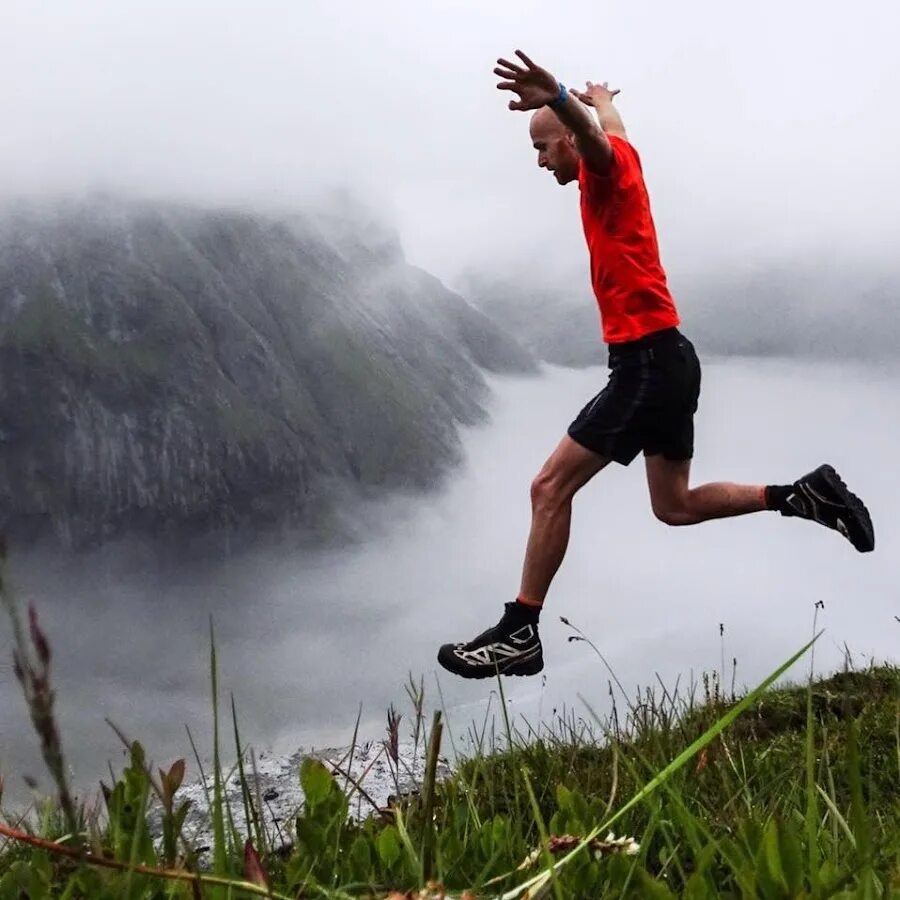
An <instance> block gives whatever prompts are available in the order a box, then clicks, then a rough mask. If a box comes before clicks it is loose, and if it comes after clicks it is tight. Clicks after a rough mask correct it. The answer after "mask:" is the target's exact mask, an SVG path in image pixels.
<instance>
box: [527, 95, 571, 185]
mask: <svg viewBox="0 0 900 900" xmlns="http://www.w3.org/2000/svg"><path fill="white" fill-rule="evenodd" d="M528 130H529V132H530V134H531V142H532V144H534V149H535V150H537V152H538V165H539V166H540V167H541V168H542V169H547V170H548V171H550V172H552V173H553V175H554V176H555V178H556V180H557V181H558V182H559V183H560V184H568V183H569V182H570V181H574V180H575V179H576V178H577V177H578V163H579V158H578V153H577V152H576V150H575V136H574V135H573V134H572V132H571V131H569V129H568V128H566V126H565V125H563V123H562V122H560V121H559V119H558V118H557V115H556V113H554V112H553V110H552V109H549V108H548V107H546V106H544V107H541V109H539V110H537V112H535V114H534V115H533V116H532V117H531V124H530V126H529V129H528Z"/></svg>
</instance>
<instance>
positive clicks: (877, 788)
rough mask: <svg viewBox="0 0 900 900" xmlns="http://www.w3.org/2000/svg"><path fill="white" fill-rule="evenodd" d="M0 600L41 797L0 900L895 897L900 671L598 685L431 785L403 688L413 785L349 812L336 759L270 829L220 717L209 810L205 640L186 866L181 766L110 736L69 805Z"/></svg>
mask: <svg viewBox="0 0 900 900" xmlns="http://www.w3.org/2000/svg"><path fill="white" fill-rule="evenodd" d="M0 587H2V585H0ZM3 598H4V601H5V603H6V606H7V608H8V610H9V611H10V613H11V614H12V615H13V617H14V618H13V621H14V623H15V626H14V629H13V634H14V641H15V656H16V671H17V674H18V675H19V676H20V681H21V682H22V685H23V689H24V690H25V694H26V699H27V700H28V703H29V708H30V710H31V713H32V720H33V722H34V725H35V727H36V729H37V731H38V734H39V736H40V738H41V743H42V752H43V754H44V757H45V760H46V762H47V764H48V767H49V769H50V771H51V772H52V774H53V777H54V780H55V783H56V785H57V797H56V798H55V799H53V800H48V801H47V802H46V803H45V804H43V805H42V806H41V807H40V808H38V809H33V810H31V811H30V813H29V814H28V815H26V816H24V817H22V816H19V817H13V816H11V815H9V814H7V815H6V816H5V817H4V818H3V819H2V822H3V824H0V900H21V898H29V900H43V898H50V897H61V898H62V897H65V898H79V897H84V898H91V900H107V898H109V900H112V898H126V900H139V898H140V900H143V898H147V900H150V898H182V897H183V898H190V900H196V898H198V897H199V898H211V900H212V898H215V900H218V898H222V900H226V898H228V900H237V898H247V897H259V896H262V897H272V898H282V900H284V898H318V897H321V898H334V900H338V898H344V900H346V898H351V897H353V898H385V897H393V898H425V897H429V898H438V897H447V898H450V897H453V898H463V897H466V898H475V897H478V898H503V900H514V898H525V897H528V898H532V900H534V898H538V897H546V898H551V897H552V898H553V900H569V898H574V900H582V898H583V900H598V898H607V897H609V898H613V897H634V898H657V897H658V898H670V897H685V898H704V897H735V898H750V897H762V898H788V897H809V898H826V897H836V898H838V897H839V898H845V897H860V898H868V897H871V898H875V897H890V896H900V790H898V785H900V671H898V669H896V668H895V667H893V666H890V665H882V666H874V665H873V666H870V667H869V668H867V669H866V670H864V671H855V670H850V669H848V670H847V671H844V672H839V673H836V674H833V675H831V676H829V677H827V678H822V679H818V680H815V681H813V680H810V681H809V682H808V683H807V684H793V685H791V684H784V683H782V682H781V681H779V679H780V678H781V677H782V676H783V675H784V673H785V672H786V671H787V670H788V669H789V668H790V667H791V666H792V665H793V664H794V663H796V662H797V661H798V660H799V659H800V658H801V657H803V656H804V655H805V654H808V653H809V652H810V648H811V646H812V644H813V642H810V643H809V644H807V645H806V646H804V647H803V648H801V649H800V650H798V652H797V654H795V655H794V656H793V657H792V658H791V659H790V660H787V661H786V662H785V664H784V665H782V666H780V667H779V668H778V669H777V670H776V671H775V672H773V673H772V674H771V675H770V677H769V678H767V679H766V680H765V681H764V682H762V683H761V684H760V685H759V686H758V687H757V688H756V689H754V690H753V691H750V692H749V693H747V694H745V695H743V696H741V697H738V696H735V695H734V694H733V692H730V693H729V694H728V696H725V694H724V692H723V691H722V690H721V686H720V684H719V680H718V678H717V677H716V676H707V677H704V678H703V679H702V681H701V683H700V684H698V685H696V686H694V687H692V688H691V689H689V690H687V691H682V690H681V689H679V688H678V687H677V686H676V687H674V688H672V689H671V690H670V689H667V688H666V687H665V686H664V685H662V684H660V685H659V686H658V687H657V688H656V689H655V690H646V691H642V692H641V693H640V694H639V695H637V696H635V697H634V698H625V696H624V694H623V693H622V692H621V691H620V690H619V689H618V688H615V689H614V688H613V686H612V684H611V685H610V691H611V693H613V697H614V704H613V709H612V713H611V714H610V715H609V716H608V717H606V718H603V719H601V718H600V717H597V716H595V715H594V714H593V713H592V712H591V711H590V707H589V706H588V705H587V704H585V708H586V713H585V715H584V716H581V717H576V715H575V714H574V712H571V711H570V712H566V713H563V714H560V715H557V716H555V717H554V718H553V719H552V720H550V721H548V722H542V723H528V722H523V723H521V724H520V723H517V722H513V721H510V720H509V719H507V718H506V716H505V709H506V704H505V703H502V704H501V708H502V709H503V710H504V716H503V717H502V720H501V722H499V723H497V726H496V727H497V729H498V730H499V734H497V731H495V730H494V729H489V727H488V724H487V723H486V722H485V723H482V724H481V725H480V727H479V726H478V725H473V726H472V728H471V734H472V737H473V741H472V744H473V746H475V747H476V748H477V749H476V751H475V752H473V753H472V754H471V755H470V756H469V757H467V758H465V759H458V760H457V764H456V766H455V768H454V773H453V775H452V776H451V777H449V778H446V779H444V780H440V779H438V778H436V777H435V771H436V766H437V759H438V755H439V753H440V751H441V743H442V740H443V736H444V735H445V734H448V735H449V736H450V737H451V740H452V732H450V730H449V728H448V723H447V722H445V721H444V718H443V716H442V714H441V713H440V712H437V713H435V714H434V716H433V718H432V720H431V723H430V728H429V727H426V712H425V703H424V689H423V687H422V684H421V682H420V683H419V684H418V685H417V684H416V683H415V682H413V681H411V682H410V688H408V690H407V693H408V695H409V701H410V703H411V705H412V716H411V719H412V722H413V729H414V737H415V740H416V743H417V744H418V743H419V741H421V742H422V744H423V745H424V746H426V747H427V752H426V754H425V758H426V765H425V767H424V771H423V772H421V773H417V776H418V777H419V782H420V784H421V790H420V791H417V792H415V793H412V794H408V795H406V796H405V797H402V798H400V799H399V800H397V801H396V802H395V803H394V804H393V805H391V806H390V807H389V808H387V809H384V810H381V811H379V813H378V814H375V815H372V816H369V817H368V818H365V819H363V820H359V819H356V818H354V817H353V816H351V809H352V808H353V800H352V798H349V797H348V793H347V791H348V790H349V792H350V793H351V794H352V793H354V792H355V790H356V788H355V786H354V785H353V784H352V782H351V780H350V779H349V778H348V777H347V775H346V772H349V768H350V767H349V764H347V766H346V771H344V770H343V769H341V768H340V767H339V766H334V767H329V766H328V765H326V764H325V763H323V762H321V761H319V760H315V759H306V760H305V761H304V762H303V764H302V766H301V768H300V771H299V772H298V778H299V780H300V783H301V785H302V789H303V794H304V802H303V805H302V806H301V808H300V809H298V810H297V815H296V817H295V818H294V821H293V822H292V823H291V824H290V826H288V827H285V825H284V823H282V824H281V825H280V826H278V825H277V824H276V823H274V822H270V821H267V819H266V815H265V809H264V808H263V806H262V804H261V802H260V799H259V791H258V789H257V786H256V783H255V779H254V775H253V769H254V762H253V757H252V754H251V753H250V752H249V751H248V749H247V748H246V746H244V745H243V744H242V742H241V737H240V733H239V728H238V717H237V714H236V711H235V709H234V705H233V703H232V707H231V723H230V724H231V729H230V730H232V731H233V740H234V749H233V752H234V756H235V757H236V759H237V760H238V762H237V764H236V766H235V770H234V771H235V777H237V778H238V779H239V780H240V784H241V788H242V789H241V799H240V809H234V810H232V809H231V808H230V806H229V803H228V802H227V800H226V799H225V794H224V792H223V790H222V783H223V781H224V779H225V778H227V777H229V775H230V774H231V773H229V772H226V771H224V770H223V768H222V758H223V755H224V753H225V751H224V749H223V745H222V744H220V735H219V726H220V724H221V721H220V717H219V712H220V707H219V698H218V696H217V690H216V682H217V660H216V656H215V642H214V640H213V639H212V632H211V641H210V643H211V647H210V674H211V684H212V690H213V698H212V702H213V710H214V720H215V723H216V724H215V734H214V747H215V753H214V759H213V772H212V773H210V774H211V779H212V784H213V789H212V791H211V792H210V793H209V795H208V798H207V801H206V804H207V807H208V810H207V812H208V815H209V820H210V822H211V824H212V832H213V834H214V840H213V847H212V852H211V853H210V854H208V855H205V856H201V855H200V854H198V853H197V852H196V851H195V849H194V848H193V847H192V844H191V840H190V839H189V836H188V835H186V834H185V833H184V821H185V816H186V814H187V811H188V805H187V801H184V800H183V799H182V798H181V797H180V796H179V791H180V789H181V785H182V782H183V780H184V778H185V773H186V771H187V769H188V768H189V766H188V765H187V764H186V763H185V762H184V761H181V760H179V761H177V762H176V763H174V764H173V765H172V766H171V767H170V768H169V770H168V771H163V770H159V771H158V772H157V773H153V772H152V771H151V770H150V769H149V767H148V765H147V762H146V757H145V753H144V750H143V747H142V746H141V744H139V743H137V742H133V741H129V739H128V738H126V737H125V736H124V735H122V736H121V737H122V739H123V741H124V742H125V743H126V745H127V746H128V748H129V758H130V761H129V764H128V765H127V766H126V767H125V768H124V770H123V771H122V772H120V773H118V774H114V775H113V776H112V779H111V784H110V785H109V786H107V785H104V786H103V800H102V803H101V804H100V805H96V806H90V805H88V804H86V803H84V802H83V801H82V802H79V801H78V800H77V798H73V797H72V794H71V791H70V789H69V786H68V785H67V784H66V774H65V771H66V770H65V765H64V763H63V760H64V755H63V747H62V736H61V735H60V733H59V730H58V729H57V728H56V725H55V720H54V716H53V692H52V689H51V685H50V660H51V653H50V646H49V643H48V642H47V639H46V637H45V636H44V634H43V631H42V629H41V626H40V623H39V621H38V617H37V615H36V614H35V613H34V611H33V610H31V611H30V612H29V616H28V628H27V629H26V628H24V627H22V625H21V624H19V622H20V620H19V616H18V614H17V613H16V610H15V606H14V604H13V603H12V601H11V599H10V598H9V595H8V593H7V592H6V591H4V592H3ZM581 639H584V640H586V638H584V637H583V636H582V638H581ZM775 683H777V684H778V686H777V687H775V686H773V685H774V684H775ZM499 689H500V694H501V699H502V694H503V684H502V681H500V682H499ZM389 722H390V723H391V724H390V727H389V733H388V736H387V739H386V741H385V755H386V758H387V759H388V760H391V761H392V765H395V766H397V765H399V764H400V762H399V760H400V757H399V754H398V752H397V741H398V734H397V723H398V722H399V719H398V716H397V712H396V711H395V710H393V708H392V710H391V711H390V715H389ZM488 735H491V736H492V737H491V738H490V739H489V738H488ZM353 743H354V747H355V744H356V733H355V732H354V741H353ZM352 752H353V751H351V753H352ZM197 766H198V769H199V768H200V766H199V759H198V760H197ZM198 774H199V773H198ZM0 794H2V782H0ZM151 805H152V806H153V807H154V816H155V817H156V819H157V820H161V828H158V829H156V830H154V831H151V827H150V824H149V823H150V820H151V816H150V808H151ZM244 823H246V828H245V830H242V827H243V826H244ZM239 825H240V826H241V827H239Z"/></svg>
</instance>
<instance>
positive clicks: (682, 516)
mask: <svg viewBox="0 0 900 900" xmlns="http://www.w3.org/2000/svg"><path fill="white" fill-rule="evenodd" d="M652 505H653V515H654V516H656V518H657V519H659V521H660V522H662V523H663V524H664V525H672V526H676V527H677V526H678V525H690V524H691V522H692V521H693V519H692V518H691V515H690V512H689V510H687V509H686V508H684V507H683V506H681V505H677V504H673V503H658V502H657V503H653V504H652Z"/></svg>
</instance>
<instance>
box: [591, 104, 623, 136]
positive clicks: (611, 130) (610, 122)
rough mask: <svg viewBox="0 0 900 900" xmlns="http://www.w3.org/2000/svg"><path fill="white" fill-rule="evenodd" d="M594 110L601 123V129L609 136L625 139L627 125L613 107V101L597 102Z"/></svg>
mask: <svg viewBox="0 0 900 900" xmlns="http://www.w3.org/2000/svg"><path fill="white" fill-rule="evenodd" d="M593 106H594V110H595V111H596V113H597V119H598V120H599V122H600V127H601V128H602V129H603V130H604V131H605V132H606V133H607V134H617V135H619V136H620V137H625V136H626V135H625V123H624V122H623V121H622V117H621V116H620V115H619V111H618V110H617V109H616V108H615V106H613V104H612V101H611V100H601V101H597V102H595V103H594V104H593Z"/></svg>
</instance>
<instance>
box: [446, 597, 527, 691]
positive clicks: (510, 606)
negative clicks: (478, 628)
mask: <svg viewBox="0 0 900 900" xmlns="http://www.w3.org/2000/svg"><path fill="white" fill-rule="evenodd" d="M516 606H517V604H516V603H507V604H506V612H504V614H503V618H502V619H501V620H500V621H499V622H498V623H497V624H496V625H495V626H494V627H493V628H488V630H487V631H485V632H483V633H482V634H479V635H478V637H477V638H475V639H474V640H471V641H469V643H468V644H444V646H443V647H441V649H440V650H439V651H438V662H439V663H440V664H441V665H442V666H443V667H444V668H445V669H446V670H447V671H448V672H452V673H453V674H454V675H459V676H461V677H462V678H493V677H494V676H495V675H496V674H497V673H498V672H499V673H500V674H501V675H536V674H537V673H538V672H540V671H541V669H543V668H544V652H543V648H542V647H541V639H540V637H539V636H538V628H537V622H527V621H525V620H524V618H523V617H522V615H521V612H520V611H519V610H518V609H517V608H516Z"/></svg>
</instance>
